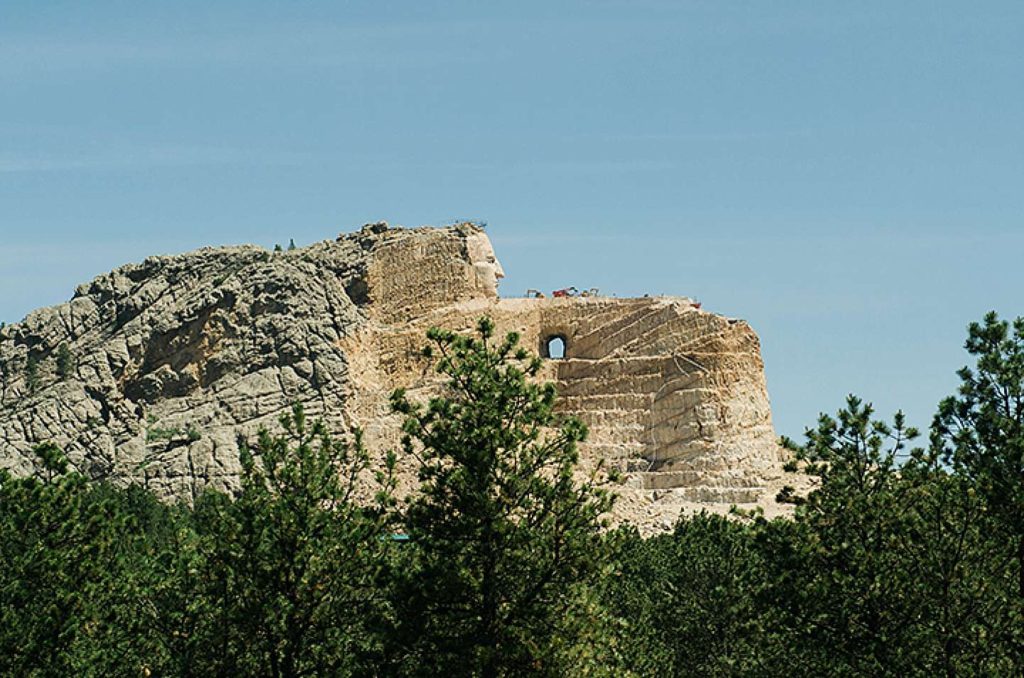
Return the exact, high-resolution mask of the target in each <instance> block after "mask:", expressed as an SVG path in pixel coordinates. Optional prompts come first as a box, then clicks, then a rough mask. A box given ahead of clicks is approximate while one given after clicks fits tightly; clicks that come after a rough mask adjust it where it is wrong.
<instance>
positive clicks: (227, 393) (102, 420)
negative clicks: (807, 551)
mask: <svg viewBox="0 0 1024 678" xmlns="http://www.w3.org/2000/svg"><path fill="white" fill-rule="evenodd" d="M502 275H503V273H502V270H501V266H500V264H498V262H497V260H496V259H495V257H494V252H493V250H492V249H491V245H490V243H489V241H488V240H487V237H486V235H485V234H484V233H483V231H482V230H481V229H480V228H478V227H476V226H474V225H471V224H460V225H457V226H452V227H447V228H420V229H398V228H388V227H387V226H386V225H385V224H374V225H368V226H366V227H364V228H363V229H362V230H360V231H359V232H357V233H353V234H347V235H342V236H340V237H339V238H338V239H337V240H334V241H325V242H322V243H318V244H315V245H311V246H309V247H306V248H302V249H298V250H294V251H289V252H268V251H266V250H263V249H261V248H258V247H252V246H245V247H232V248H219V249H202V250H198V251H196V252H192V253H188V254H183V255H179V256H171V257H152V258H150V259H147V260H146V261H144V262H143V263H141V264H134V265H129V266H125V267H122V268H119V269H117V270H115V271H113V272H111V273H108V274H106V275H104V276H100V277H98V278H96V279H95V280H93V281H92V282H91V283H88V284H86V285H82V286H80V287H79V288H78V289H77V290H76V292H75V296H74V298H73V299H72V300H71V301H69V302H68V303H66V304H62V305H60V306H56V307H53V308H47V309H41V310H38V311H35V312H33V313H31V314H30V315H29V316H28V317H27V318H25V320H24V321H22V322H21V323H18V324H15V325H12V326H10V327H7V328H4V329H3V330H0V445H2V448H0V466H3V467H5V468H10V469H13V470H14V471H16V472H19V473H28V472H30V471H31V470H32V466H33V463H34V461H33V457H32V455H31V448H32V446H33V445H34V444H36V443H38V442H42V441H54V442H56V443H58V444H60V445H62V446H63V447H64V448H65V450H66V451H67V452H68V454H69V457H70V458H71V460H72V462H73V463H74V464H75V465H76V466H77V467H78V468H79V469H80V470H82V471H84V472H86V473H89V474H91V475H97V476H98V475H103V476H106V477H110V478H113V479H114V480H116V481H119V482H138V483H143V484H145V485H147V486H149V487H150V488H152V489H153V490H155V491H156V492H158V493H159V494H160V495H162V496H165V497H168V498H170V497H183V498H193V497H195V496H196V495H197V493H199V492H201V491H203V490H204V489H206V488H216V489H231V488H232V487H234V486H235V485H236V484H237V480H238V475H237V474H238V470H239V465H238V455H237V444H236V440H237V436H239V435H243V436H249V435H252V434H254V433H255V432H256V431H257V430H258V429H259V428H260V427H261V426H268V427H274V426H275V425H276V420H277V418H278V417H279V416H280V414H282V413H283V412H285V411H287V410H288V409H289V408H290V406H291V404H292V403H294V402H301V403H303V405H304V406H305V408H306V411H307V413H309V414H310V415H312V416H314V417H316V416H322V417H324V418H325V420H326V421H327V423H328V425H329V426H330V428H331V429H332V430H333V431H335V432H336V433H338V434H342V435H344V434H347V433H348V432H349V431H350V430H351V428H352V427H353V426H355V425H359V426H361V427H362V428H363V429H364V430H365V432H366V441H367V444H368V446H369V447H370V449H371V450H374V451H376V452H378V453H381V452H382V451H383V450H385V449H388V448H389V447H394V446H395V443H396V442H397V436H398V425H399V420H398V418H397V417H395V416H394V415H392V414H391V413H390V412H389V409H388V395H389V393H390V392H391V390H393V389H394V388H396V387H399V386H401V387H405V388H407V389H408V390H410V392H411V393H412V394H413V395H417V394H419V395H423V396H426V395H427V394H428V393H429V392H430V391H431V390H432V389H434V388H435V387H436V379H435V377H434V376H433V374H432V373H431V372H430V371H429V370H428V369H427V365H426V364H425V363H424V362H423V361H422V359H420V358H419V357H418V356H419V349H420V348H421V346H422V344H423V343H424V334H425V332H426V330H427V329H428V328H429V327H430V326H435V325H436V326H441V327H446V328H449V329H454V330H464V331H469V330H470V329H471V328H472V326H473V325H474V323H475V321H476V319H477V318H479V317H480V316H482V315H488V316H490V317H492V318H493V319H494V320H495V322H496V324H497V326H498V329H499V330H500V331H506V330H513V329H514V330H516V331H518V332H520V333H521V335H522V336H523V337H524V342H525V343H527V345H528V346H532V347H535V348H536V350H538V351H540V352H541V353H542V354H543V353H545V351H546V350H547V346H548V342H549V340H550V339H552V338H555V337H557V338H560V339H562V340H563V341H564V342H565V347H566V351H565V358H563V359H558V360H554V359H553V360H550V361H548V362H547V364H546V367H545V370H546V377H547V378H549V379H553V380H555V381H556V382H557V385H558V391H559V393H560V395H561V398H560V405H559V407H560V408H562V410H563V411H565V412H571V413H574V414H577V415H579V416H580V417H581V418H582V419H583V420H584V421H585V422H586V423H587V424H588V425H589V427H590V431H591V435H590V438H589V440H588V441H587V442H586V443H585V444H584V445H583V446H582V448H581V456H582V459H583V460H584V463H585V464H592V463H595V462H596V461H597V460H598V459H605V460H607V461H608V462H609V463H612V464H615V465H618V466H619V467H620V468H622V469H623V470H624V471H626V472H627V481H626V485H625V486H624V487H623V488H622V489H621V494H622V495H623V497H622V501H620V503H619V508H618V509H617V512H618V515H619V517H620V518H622V519H626V520H630V521H632V522H636V523H638V524H640V525H641V526H642V527H644V528H653V527H658V526H662V525H663V524H666V523H670V522H671V521H672V520H674V519H675V517H676V516H677V515H678V513H679V512H680V511H681V510H684V509H688V508H694V507H708V508H711V509H712V510H724V509H726V508H728V506H729V505H730V504H732V503H738V504H748V505H754V504H759V505H762V506H765V507H766V510H767V511H768V512H773V511H775V510H778V507H776V506H774V503H773V499H772V498H773V497H774V493H775V490H776V489H777V485H778V484H779V479H780V477H781V462H782V453H781V451H780V449H779V447H778V445H777V444H776V440H775V433H774V430H773V428H772V423H771V412H770V408H769V403H768V396H767V391H766V388H765V381H764V369H763V364H762V362H761V357H760V346H759V341H758V338H757V336H756V334H755V333H754V332H753V330H752V329H751V328H750V327H749V326H748V325H747V324H746V323H745V322H743V321H739V320H734V319H729V318H724V317H722V316H719V315H715V314H713V313H709V312H707V311H705V310H702V309H700V308H698V307H697V306H696V305H695V304H693V303H692V302H691V301H690V300H689V299H685V298H662V297H658V298H647V297H645V298H639V299H617V298H610V297H597V296H591V297H572V298H554V299H523V298H513V299H500V298H499V297H498V291H497V290H498V284H497V281H498V279H499V278H500V277H501V276H502ZM414 475H415V469H414V468H413V466H412V464H411V462H409V463H404V464H403V465H402V466H401V467H400V476H401V478H400V479H401V480H402V481H403V485H404V486H406V487H408V486H409V484H410V483H411V482H412V479H413V478H414Z"/></svg>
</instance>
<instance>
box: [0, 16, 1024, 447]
mask: <svg viewBox="0 0 1024 678" xmlns="http://www.w3.org/2000/svg"><path fill="white" fill-rule="evenodd" d="M1021 35H1024V3H1021V2H1019V0H1018V1H1013V2H999V1H989V2H970V3H969V2H959V3H952V2H941V1H934V0H933V1H929V2H915V1H901V2H892V1H891V0H885V1H882V2H873V1H864V2H856V3H851V2H838V1H837V2H827V1H824V0H813V1H807V2H795V1H786V0H783V1H780V2H770V3H769V2H762V1H756V2H755V1H746V2H741V1H735V2H734V1H729V0H714V1H710V0H709V1H702V2H696V1H693V2H691V1H687V0H673V1H668V0H628V1H627V0H607V1H600V0H594V1H591V2H560V1H558V0H546V1H545V2H530V1H524V0H518V1H517V2H507V3H497V2H486V3H481V2H422V1H420V2H386V1H383V0H378V1H377V2H340V1H338V0H335V1H332V2H287V3H286V2H276V3H266V2H258V1H256V0H248V1H247V2H226V1H221V2H215V3H214V2H206V1H204V2H191V1H188V0H177V1H175V2H164V3H140V2H137V1H133V2H91V3H81V2H57V1H51V2H46V3H39V2H30V1H28V0H5V2H3V3H0V236H2V239H0V320H6V321H8V322H11V321H15V320H18V319H20V318H21V317H22V316H24V314H25V313H27V312H28V311H29V310H31V309H32V308H35V307H38V306H43V305H49V304H53V303H57V302H60V301H63V300H65V299H67V298H69V297H70V295H71V293H72V291H73V289H74V287H75V285H76V284H78V283H80V282H83V281H86V280H88V279H90V278H92V277H93V276H95V275H97V274H99V273H102V272H104V271H106V270H108V269H110V268H113V267H114V266H117V265H120V264H123V263H127V262H130V261H137V260H141V259H143V258H145V257H146V256H148V255H150V254H155V253H172V252H180V251H185V250H189V249H192V248H195V247H198V246H201V245H206V244H222V243H223V244H227V243H241V242H255V243H258V244H262V245H266V246H271V245H273V244H274V243H276V242H283V243H287V241H288V239H289V238H294V239H295V240H296V242H297V243H299V244H303V243H308V242H312V241H315V240H321V239H324V238H328V237H333V236H334V235H335V234H337V233H338V232H340V231H344V230H351V229H354V228H357V227H358V226H359V225H361V224H362V223H364V222H367V221H376V220H379V219H385V220H388V221H390V222H391V223H395V224H404V225H410V226H412V225H421V224H430V223H441V222H447V221H451V220H454V219H459V218H472V219H479V220H486V221H487V222H488V224H489V232H490V234H491V238H492V240H493V241H494V243H495V246H496V249H497V250H498V256H499V258H500V259H501V260H502V263H503V264H504V266H505V270H506V272H507V274H508V277H507V279H506V280H505V281H504V282H503V292H504V294H506V295H508V296H512V295H517V294H521V293H522V291H523V290H525V289H526V288H527V287H539V288H543V289H552V288H555V287H562V286H565V285H570V284H574V285H577V286H579V287H600V288H601V289H602V290H603V291H605V292H608V293H615V294H618V295H619V296H628V295H642V294H645V293H651V294H661V293H664V294H682V295H689V296H694V297H697V298H700V299H701V300H702V301H704V303H705V306H706V307H707V308H709V309H711V310H714V311H718V312H721V313H725V314H728V315H732V316H737V317H742V318H745V319H747V320H749V321H750V323H751V324H752V325H753V326H754V328H755V329H756V330H757V331H758V333H759V334H760V336H761V340H762V344H763V350H764V358H765V362H766V365H767V374H768V386H769V391H770V394H771V397H772V403H773V409H774V413H775V419H776V426H777V428H778V430H779V432H780V433H786V434H790V435H798V434H799V433H800V432H801V431H802V430H803V428H804V426H806V425H810V424H813V422H814V420H815V418H816V415H817V412H818V411H820V410H830V411H831V410H834V409H836V408H837V407H838V406H840V405H841V403H842V400H843V398H844V396H845V394H846V393H848V392H851V391H852V392H856V393H858V394H860V395H862V396H863V397H865V398H866V399H868V400H871V401H873V402H875V403H876V405H877V406H878V408H879V410H880V411H882V412H885V413H890V412H891V411H893V410H895V409H896V408H903V409H904V410H905V411H906V412H907V413H908V415H909V416H910V418H911V420H912V422H913V423H917V424H921V425H926V424H927V423H928V421H929V419H930V417H931V413H932V411H933V409H934V406H935V403H936V402H937V401H938V400H939V399H940V398H941V397H942V396H943V395H945V394H947V393H949V392H950V391H951V390H952V389H954V388H955V386H956V377H955V375H954V371H955V370H956V369H957V368H958V367H959V366H961V365H962V364H964V363H965V362H966V359H967V358H966V356H965V355H964V353H963V351H962V349H961V346H962V343H963V339H964V334H965V330H964V327H965V325H966V324H967V323H968V322H969V321H971V320H972V319H977V318H979V317H980V316H981V315H982V314H983V313H984V312H985V311H986V310H988V309H996V310H998V311H1000V313H1002V314H1003V315H1006V316H1015V315H1022V314H1024V294H1022V292H1024V267H1022V266H1021V258H1022V254H1024V125H1022V121H1024V40H1022V39H1021Z"/></svg>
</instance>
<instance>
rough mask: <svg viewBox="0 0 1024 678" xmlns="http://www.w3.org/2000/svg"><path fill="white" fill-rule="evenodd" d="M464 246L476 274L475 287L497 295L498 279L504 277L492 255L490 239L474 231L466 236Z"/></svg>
mask: <svg viewBox="0 0 1024 678" xmlns="http://www.w3.org/2000/svg"><path fill="white" fill-rule="evenodd" d="M466 248H467V250H468V251H469V261H470V263H471V264H472V265H473V271H474V274H475V275H476V285H477V288H478V289H482V290H483V291H484V292H485V293H487V294H489V295H494V296H497V294H498V281H499V280H501V279H502V278H504V277H505V270H504V269H503V268H502V267H501V262H499V261H498V258H497V257H496V256H494V248H493V247H491V241H490V239H488V237H487V236H486V235H485V234H483V233H474V234H472V235H470V236H469V237H467V238H466Z"/></svg>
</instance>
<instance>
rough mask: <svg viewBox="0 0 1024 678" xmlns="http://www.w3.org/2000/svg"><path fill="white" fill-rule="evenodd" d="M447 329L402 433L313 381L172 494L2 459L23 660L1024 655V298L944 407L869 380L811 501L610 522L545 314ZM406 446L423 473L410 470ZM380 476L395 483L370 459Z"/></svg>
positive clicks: (1005, 664) (531, 668) (863, 668)
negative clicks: (340, 423)
mask: <svg viewBox="0 0 1024 678" xmlns="http://www.w3.org/2000/svg"><path fill="white" fill-rule="evenodd" d="M477 329H478V331H477V333H476V334H475V335H474V336H463V335H459V334H455V333H452V332H447V331H443V330H431V332H430V333H429V335H428V337H429V346H428V347H427V348H426V349H425V350H424V357H425V359H427V360H430V361H432V362H433V363H434V365H435V366H436V368H437V370H438V371H439V372H440V373H441V374H442V375H443V376H444V377H445V379H446V382H447V388H446V389H445V390H444V392H443V393H442V394H441V395H438V396H437V397H434V398H432V399H430V400H429V401H428V402H425V403H424V402H415V401H414V400H413V399H410V398H408V397H407V396H406V394H405V393H404V392H402V391H398V392H396V393H395V394H393V396H392V407H393V408H394V410H395V411H396V412H398V413H400V414H402V415H403V417H404V422H405V423H404V425H403V432H404V435H403V438H402V445H401V449H400V450H398V451H396V452H395V453H391V454H389V455H388V456H387V458H386V460H385V461H384V463H382V464H380V463H372V462H371V457H370V455H369V454H368V452H367V451H366V449H365V447H364V446H363V443H362V440H361V438H360V436H359V433H358V431H357V432H355V433H354V435H353V436H352V437H351V440H348V441H340V440H338V439H337V438H335V437H332V436H331V435H329V434H328V432H327V431H326V429H325V427H324V425H323V423H322V422H320V421H309V420H308V419H307V418H306V416H305V415H304V413H303V411H302V409H301V407H295V408H294V409H293V410H292V412H291V413H290V414H289V415H288V416H286V417H283V418H282V420H281V426H280V428H279V429H277V430H275V431H262V432H261V433H260V434H259V436H258V438H257V439H255V440H252V441H241V442H240V449H239V455H240V462H241V469H242V470H241V486H240V488H239V489H238V491H236V492H234V493H233V494H224V493H218V492H206V493H204V494H201V495H200V496H199V497H198V498H197V499H196V501H195V502H194V503H193V504H191V505H186V504H173V505H172V504H166V503H162V502H160V501H158V500H157V499H156V498H155V497H154V496H153V495H151V494H150V493H148V492H147V491H146V490H145V489H143V488H140V487H137V486H129V487H115V486H113V485H111V484H108V483H105V482H102V481H92V480H90V479H88V478H86V477H85V476H83V475H81V474H80V473H77V472H76V471H75V470H74V469H72V468H71V467H70V466H69V463H68V461H67V459H66V457H65V456H64V454H63V453H62V451H61V450H60V449H59V448H57V447H56V446H54V445H51V444H45V445H41V446H39V447H37V448H36V453H37V455H38V458H39V463H38V465H37V471H36V472H35V474H34V475H32V476H30V477H13V476H12V475H10V474H8V473H6V472H0V674H3V675H12V676H14V675H16V676H51V675H52V676H66V675H82V676H90V675H102V676H140V675H141V676H305V675H316V676H321V675H324V676H437V675H449V676H487V677H490V676H520V675H523V676H526V675H530V676H533V675H541V676H543V675H550V676H603V675H609V676H630V675H632V676H780V675H785V676H823V675H829V676H863V675H900V676H917V675H920V676H934V675H945V676H989V675H991V676H1005V675H1020V674H1021V673H1022V672H1024V318H1018V319H1017V320H1016V321H1014V322H1012V323H1010V322H1007V321H1004V320H1000V319H999V318H998V317H997V316H996V315H995V314H994V313H992V314H989V315H987V316H986V317H985V318H984V319H983V321H982V322H979V323H973V324H971V325H970V327H969V329H968V339H967V343H966V348H967V351H968V352H969V353H970V354H971V356H972V357H973V359H974V360H975V365H974V366H973V367H972V368H964V369H963V370H961V371H960V373H959V376H960V382H961V383H960V387H959V389H958V392H957V393H956V394H955V395H952V396H950V397H949V398H947V399H946V400H944V401H943V402H942V403H941V404H940V405H939V407H938V411H937V413H936V415H935V418H934V421H933V422H932V424H931V427H930V429H929V431H928V435H927V436H921V435H920V433H919V432H918V431H917V430H915V429H913V428H911V427H909V426H908V425H907V424H906V422H905V421H904V418H903V417H902V415H900V414H897V415H896V416H895V417H894V418H893V421H892V422H888V423H887V422H883V421H881V420H879V419H878V418H876V416H875V414H874V412H873V410H872V408H871V406H870V405H869V404H866V403H864V402H863V401H861V400H859V399H858V398H855V397H853V396H851V397H850V398H849V399H848V401H847V403H846V405H845V407H844V408H843V409H842V410H840V411H839V412H838V413H837V414H836V415H834V416H828V415H822V416H821V418H820V420H819V421H818V423H817V426H816V427H815V428H814V429H811V430H809V431H808V432H807V434H806V440H805V441H804V442H802V443H800V444H797V443H795V442H793V441H785V444H786V445H788V446H789V447H790V448H791V449H792V450H793V461H792V462H791V463H790V464H789V467H788V469H789V470H791V471H797V472H800V473H804V474H808V475H810V476H812V477H813V478H814V479H815V481H816V482H815V484H814V489H813V490H812V491H810V492H809V493H808V494H806V495H799V494H797V493H796V492H794V491H792V490H790V489H788V488H787V489H784V490H783V492H782V494H781V498H782V499H784V500H786V501H789V502H791V503H793V504H794V514H793V516H792V517H791V518H780V519H774V520H767V519H765V518H764V517H763V516H762V515H760V514H759V513H758V512H756V511H753V512H742V511H734V513H733V515H731V516H728V517H722V516H716V515H711V514H707V513H701V514H697V515H692V516H686V517H682V518H680V520H679V521H678V523H677V524H676V526H675V528H674V529H673V530H672V531H671V532H668V533H664V534H660V535H657V536H653V537H649V538H644V537H642V536H641V535H640V533H639V532H638V531H637V530H636V529H635V528H630V527H619V528H615V529H612V528H611V527H609V526H608V525H607V523H606V522H605V520H606V518H605V516H606V515H607V513H608V511H609V509H610V508H611V507H612V506H613V503H614V500H615V496H614V491H613V490H614V483H615V481H616V477H615V474H614V473H613V472H611V471H610V470H606V469H603V468H601V467H600V466H599V467H597V468H596V469H594V470H593V471H592V472H591V473H589V475H587V476H585V477H584V476H581V474H580V468H579V458H578V453H577V445H578V443H580V442H581V441H582V440H584V439H585V436H586V428H585V427H584V426H583V425H582V424H581V423H580V422H579V421H578V420H576V419H574V418H564V417H561V416H559V415H558V414H557V413H556V412H555V409H554V406H555V401H556V394H555V390H554V388H553V386H552V385H551V384H541V383H538V382H537V380H536V379H535V377H536V376H537V375H538V372H539V370H540V368H541V361H540V359H539V358H538V357H536V356H533V355H531V354H529V353H528V352H527V351H525V350H524V349H523V348H521V347H520V346H519V343H518V337H517V336H516V335H515V334H510V335H508V336H506V337H504V338H496V337H495V336H494V327H493V324H492V323H491V322H490V321H489V320H487V319H483V320H481V321H480V323H479V325H478V328H477ZM397 455H404V456H406V457H408V458H409V459H412V460H414V462H415V463H416V465H417V467H418V469H419V476H418V477H419V486H418V488H417V489H416V490H415V491H414V492H413V493H412V494H411V495H410V496H409V497H408V498H407V499H403V500H399V499H397V498H396V496H395V479H394V469H395V465H396V460H397ZM368 485H370V486H372V487H374V488H375V496H373V497H367V496H366V495H365V492H363V491H362V490H363V488H365V487H367V486H368Z"/></svg>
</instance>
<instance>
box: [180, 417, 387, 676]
mask: <svg viewBox="0 0 1024 678" xmlns="http://www.w3.org/2000/svg"><path fill="white" fill-rule="evenodd" d="M281 423H282V426H283V428H284V433H283V434H282V435H272V434H270V433H269V432H268V431H266V430H264V431H262V432H261V433H260V435H259V440H258V442H257V443H256V444H255V445H249V444H247V443H244V442H243V443H242V444H241V462H242V488H241V492H240V493H239V495H238V496H237V497H236V498H234V499H232V500H229V499H228V498H226V497H224V496H223V495H213V496H211V497H207V498H204V499H203V500H202V501H201V503H200V505H199V506H198V507H197V516H196V526H197V530H198V532H199V534H200V537H201V538H202V540H203V544H204V545H203V547H202V549H201V554H202V560H203V561H204V562H205V563H207V567H206V569H205V572H204V577H203V578H204V580H205V581H206V582H207V584H208V586H207V588H206V590H205V591H204V592H202V593H201V595H200V597H201V598H202V599H204V600H205V601H207V603H208V608H207V609H208V610H210V616H209V617H208V618H207V619H206V620H205V621H201V623H200V626H201V627H202V628H203V629H204V630H203V637H204V640H203V641H202V643H201V646H200V647H199V648H197V653H198V654H199V655H200V656H201V657H202V663H203V666H204V667H205V672H206V673H224V674H226V675H238V674H242V675H266V676H297V675H313V674H320V675H352V674H356V675H360V674H362V673H365V671H366V670H367V669H366V665H368V662H369V661H370V660H369V659H368V658H369V657H371V656H373V653H374V652H375V651H376V649H375V648H376V646H377V644H378V642H379V641H378V638H377V637H376V636H375V635H374V634H373V633H372V632H371V631H370V629H371V628H373V626H374V624H375V623H376V622H375V620H376V619H378V617H379V615H380V614H381V608H380V605H381V600H382V596H379V595H376V587H377V586H378V584H379V580H378V579H379V574H380V572H381V569H382V566H383V562H384V560H383V559H384V557H385V550H386V548H387V546H388V544H387V542H386V540H385V539H384V537H385V535H386V534H387V525H386V521H387V518H386V515H385V510H384V509H385V508H388V507H390V505H391V501H392V500H391V495H390V492H391V488H392V482H391V468H392V467H391V463H390V461H389V462H388V464H387V465H386V467H385V468H384V469H383V470H381V471H378V473H377V475H378V481H379V483H380V488H381V489H380V492H379V494H378V496H377V498H376V502H371V503H370V504H369V505H367V504H365V503H362V502H359V501H357V488H358V486H359V483H360V476H361V475H363V474H364V473H365V472H368V468H369V457H368V455H367V453H366V451H365V449H364V448H363V446H362V443H361V436H360V435H359V434H358V432H357V434H356V436H355V441H354V444H353V445H351V446H349V445H346V444H344V443H342V442H340V441H338V440H336V439H335V438H333V437H331V436H330V435H329V434H328V433H327V429H326V427H325V425H324V423H323V422H322V421H316V422H314V423H309V422H307V420H306V417H305V414H304V412H303V410H302V407H301V406H299V405H296V406H295V407H294V409H293V411H292V414H291V415H289V416H285V417H283V418H282V419H281ZM364 662H365V663H366V664H364Z"/></svg>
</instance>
